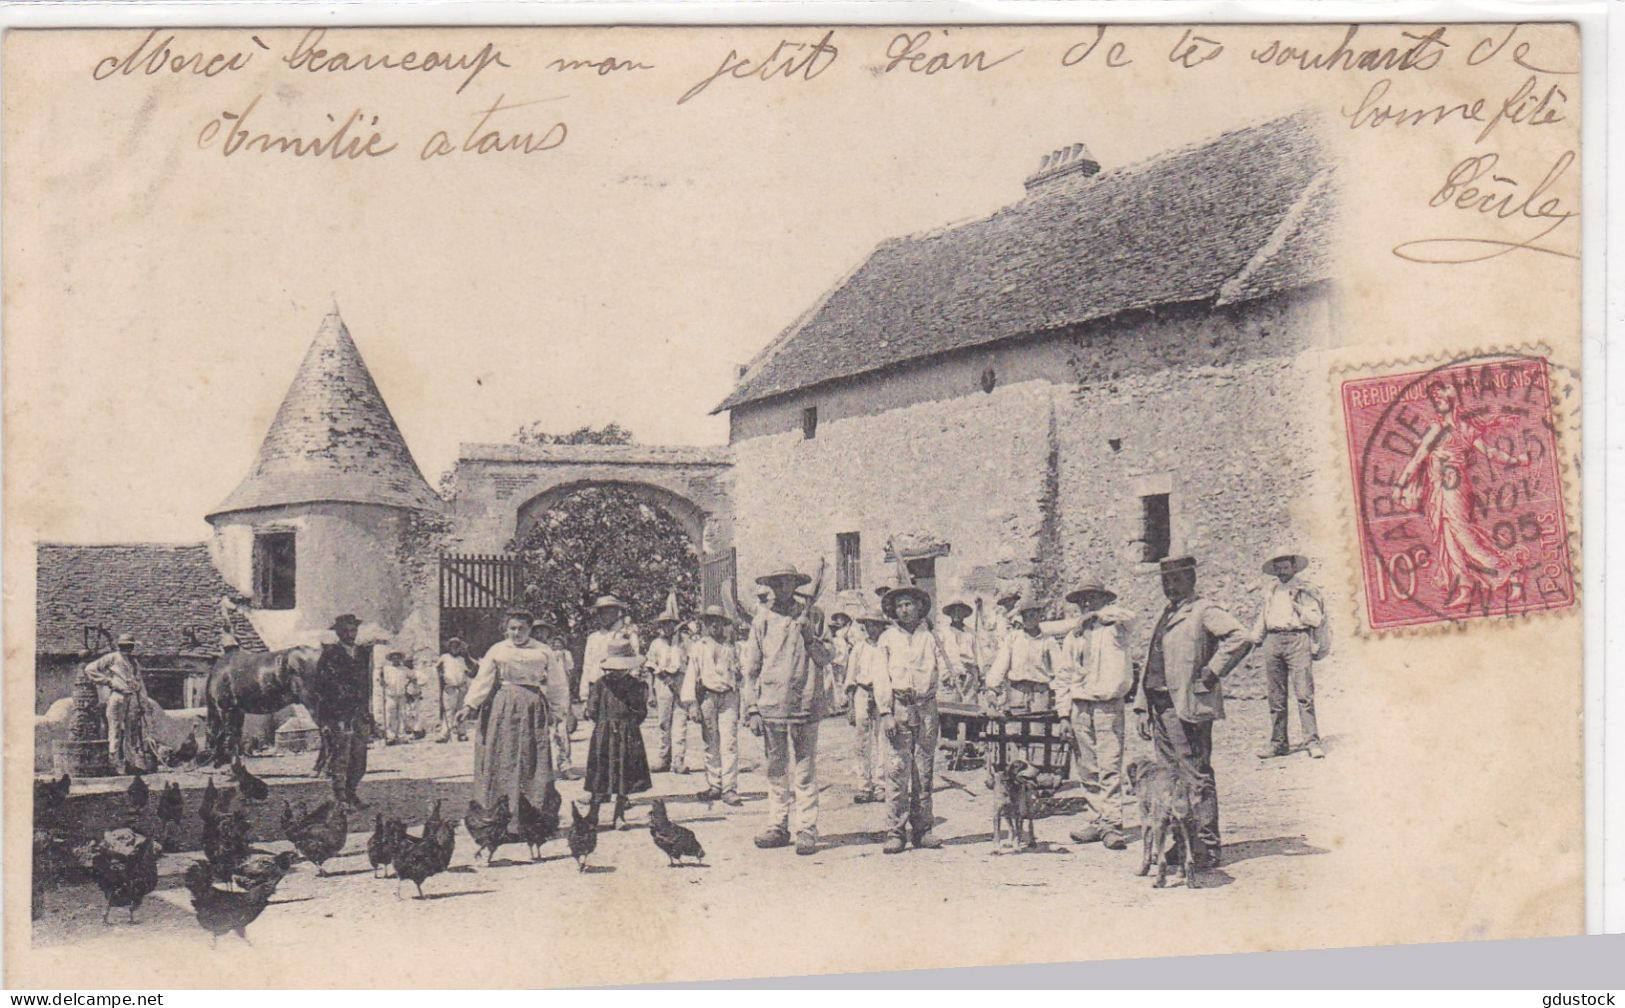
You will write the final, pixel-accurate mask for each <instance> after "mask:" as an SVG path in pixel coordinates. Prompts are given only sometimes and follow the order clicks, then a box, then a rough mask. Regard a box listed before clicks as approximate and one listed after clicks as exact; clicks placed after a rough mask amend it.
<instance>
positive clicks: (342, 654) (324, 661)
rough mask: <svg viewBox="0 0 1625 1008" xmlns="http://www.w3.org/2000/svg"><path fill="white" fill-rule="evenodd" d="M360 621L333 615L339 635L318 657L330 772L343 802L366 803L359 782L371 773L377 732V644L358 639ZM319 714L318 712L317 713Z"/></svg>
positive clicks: (320, 702)
mask: <svg viewBox="0 0 1625 1008" xmlns="http://www.w3.org/2000/svg"><path fill="white" fill-rule="evenodd" d="M360 629H361V620H359V619H357V618H356V616H355V614H354V613H344V614H343V615H341V616H339V617H337V618H336V619H334V620H333V635H334V636H335V638H337V639H336V640H334V641H333V642H330V643H326V644H323V645H322V653H321V657H319V658H317V659H316V684H315V685H314V686H313V687H312V688H313V690H314V691H315V692H316V693H317V698H316V699H317V704H316V706H317V707H318V708H319V709H320V710H321V712H322V713H321V721H322V722H325V723H321V724H320V725H319V726H320V727H321V729H322V733H323V735H324V736H325V739H324V742H325V748H326V751H327V754H328V758H327V772H328V776H329V777H330V778H331V779H332V781H333V797H334V799H336V800H337V801H338V802H339V803H340V804H343V805H350V806H354V807H361V806H362V805H364V804H365V802H363V801H362V800H361V797H360V795H358V794H357V793H356V787H357V786H358V785H359V784H360V783H361V778H362V777H364V776H365V775H366V773H367V738H368V736H369V735H370V734H371V731H372V646H371V645H370V644H358V643H356V633H357V631H359V630H360ZM312 713H314V712H312Z"/></svg>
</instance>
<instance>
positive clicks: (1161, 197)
mask: <svg viewBox="0 0 1625 1008" xmlns="http://www.w3.org/2000/svg"><path fill="white" fill-rule="evenodd" d="M1333 180H1334V175H1333V168H1332V166H1331V165H1330V164H1329V163H1328V159H1327V156H1326V154H1325V153H1324V152H1323V150H1322V148H1321V146H1320V143H1319V141H1318V140H1317V138H1316V134H1315V132H1314V129H1313V127H1312V124H1311V123H1310V122H1308V121H1306V120H1305V119H1303V118H1300V117H1297V116H1289V117H1285V118H1282V119H1278V120H1275V121H1271V122H1268V123H1264V124H1261V125H1257V126H1254V127H1251V128H1246V129H1241V130H1237V131H1234V132H1230V133H1226V134H1224V135H1221V136H1219V137H1218V138H1216V139H1214V140H1212V141H1210V142H1205V143H1201V144H1199V145H1196V146H1192V147H1189V148H1187V149H1182V150H1177V151H1174V152H1171V153H1168V154H1165V155H1163V156H1159V157H1156V158H1153V159H1151V160H1149V161H1147V162H1145V163H1141V164H1137V165H1133V166H1129V167H1124V168H1120V169H1118V170H1106V171H1103V170H1101V168H1100V166H1099V165H1098V164H1097V163H1096V162H1095V161H1094V160H1093V158H1092V157H1091V156H1090V155H1089V153H1088V152H1087V151H1085V150H1083V148H1082V145H1076V146H1073V147H1069V148H1065V149H1063V150H1061V151H1057V152H1056V153H1055V154H1053V155H1050V156H1047V157H1045V158H1044V159H1043V164H1042V165H1041V166H1040V168H1039V169H1038V171H1037V172H1036V173H1035V174H1033V175H1032V176H1030V177H1029V178H1027V179H1026V180H1025V189H1026V192H1025V195H1024V196H1023V197H1022V198H1021V199H1019V200H1018V201H1016V202H1015V203H1012V204H1010V205H1009V206H1006V207H1004V208H1003V209H1001V210H999V211H997V212H995V213H993V214H992V215H991V216H988V217H986V218H983V219H979V220H974V221H971V222H969V223H961V224H956V225H952V226H949V227H945V228H941V229H939V230H935V231H929V232H926V233H923V234H918V235H913V236H909V237H904V238H898V239H895V240H891V241H887V242H884V243H882V244H881V245H880V246H879V247H878V248H876V249H875V250H874V252H873V253H871V254H870V256H869V258H868V259H867V260H866V261H865V262H863V263H862V264H861V265H860V266H858V267H857V269H856V270H855V271H854V272H852V273H851V274H850V275H849V276H848V277H847V278H845V279H844V280H842V281H841V282H840V283H839V284H837V285H836V286H835V287H834V288H833V289H832V290H830V291H829V292H828V293H827V294H825V295H824V296H823V297H822V298H821V299H820V300H819V301H818V302H816V303H815V304H813V305H812V306H811V307H809V308H808V309H807V310H806V312H805V313H804V314H803V316H802V317H801V318H800V319H799V320H798V321H797V322H795V323H794V324H793V325H792V326H790V328H789V329H788V330H787V331H785V332H784V333H783V334H782V335H781V336H780V337H779V338H778V339H777V340H775V341H774V342H773V343H771V344H770V345H769V346H768V347H766V349H764V350H763V351H762V352H761V353H760V354H759V355H758V356H757V358H756V359H755V360H754V361H753V362H751V364H750V365H748V367H746V368H745V369H743V371H742V375H741V377H740V379H739V380H738V383H737V386H736V388H735V389H734V391H733V392H732V394H730V395H729V396H728V397H727V399H726V400H724V401H723V402H722V404H721V405H720V406H718V407H717V409H718V410H719V411H721V410H726V411H728V413H729V419H730V436H729V443H730V445H731V447H732V450H733V463H734V465H733V481H734V514H735V519H734V540H735V544H736V547H737V549H738V565H739V570H740V572H741V575H742V576H743V577H746V578H748V577H750V576H752V575H754V574H755V573H759V572H761V571H765V570H768V569H770V568H772V567H773V566H774V565H776V564H778V563H780V562H784V561H788V562H792V563H795V564H797V565H799V566H806V565H809V564H812V563H816V562H817V559H818V558H819V557H825V558H829V559H831V560H833V561H834V563H833V566H832V570H833V571H834V572H835V577H836V582H837V587H838V588H841V589H851V588H857V587H862V588H864V589H868V588H871V587H873V586H874V585H876V584H880V583H892V582H893V580H894V578H895V577H896V566H895V562H894V558H893V557H892V556H891V555H890V554H889V553H888V550H887V543H888V540H890V539H892V538H893V537H895V538H896V540H897V542H898V544H899V549H900V551H901V552H902V553H903V559H904V561H905V562H906V563H907V565H908V574H909V576H910V577H911V579H912V580H914V581H915V582H917V583H921V584H923V585H925V586H928V587H930V588H932V589H933V594H935V595H936V596H937V597H938V598H939V599H941V598H945V597H948V596H951V595H954V594H959V593H962V592H963V593H975V594H982V595H991V594H992V589H993V587H994V586H995V585H997V586H998V587H1001V588H1004V587H1012V586H1016V587H1025V588H1026V590H1027V591H1029V592H1037V593H1038V594H1039V595H1041V596H1043V597H1047V598H1050V599H1055V598H1058V596H1059V595H1061V594H1064V588H1065V585H1066V584H1068V583H1071V582H1072V580H1073V579H1076V578H1077V577H1079V576H1080V575H1082V574H1083V573H1084V572H1086V571H1092V572H1097V573H1099V574H1100V575H1101V576H1102V577H1104V578H1106V579H1107V581H1108V583H1109V584H1111V585H1113V586H1114V587H1115V588H1116V590H1117V591H1118V592H1119V594H1120V595H1121V596H1123V599H1124V601H1125V603H1126V604H1128V605H1130V606H1131V607H1133V608H1135V609H1137V610H1138V611H1139V612H1141V613H1155V612H1157V611H1159V610H1160V608H1161V604H1162V600H1161V594H1160V586H1159V582H1158V578H1157V576H1156V570H1157V566H1156V561H1157V560H1159V559H1161V558H1163V557H1165V556H1168V555H1171V554H1179V553H1182V552H1191V553H1195V554H1196V555H1198V557H1199V558H1200V560H1201V562H1202V565H1203V573H1202V575H1201V587H1202V590H1203V591H1204V593H1206V594H1209V595H1211V596H1212V597H1215V598H1218V599H1220V600H1224V601H1227V602H1229V603H1232V604H1237V605H1238V606H1239V608H1240V609H1241V610H1243V611H1246V612H1248V613H1249V614H1250V612H1251V608H1250V606H1249V605H1248V604H1246V603H1243V602H1242V600H1241V599H1240V598H1239V596H1240V594H1241V593H1243V592H1245V591H1247V590H1248V589H1250V588H1255V587H1256V586H1257V584H1258V583H1259V564H1260V562H1261V559H1262V557H1263V553H1264V551H1265V550H1266V549H1268V548H1269V547H1270V546H1271V545H1272V544H1273V543H1274V542H1275V541H1277V540H1291V539H1292V538H1293V537H1294V536H1295V535H1299V534H1302V533H1303V532H1304V531H1305V530H1304V529H1303V528H1302V527H1301V525H1300V524H1299V523H1298V520H1297V519H1298V511H1299V509H1300V507H1301V505H1302V503H1303V500H1302V498H1303V497H1304V496H1305V494H1307V493H1308V492H1310V489H1309V486H1308V481H1309V480H1310V474H1311V471H1312V463H1311V460H1310V458H1309V453H1308V452H1306V451H1305V450H1304V449H1305V445H1304V439H1305V437H1306V431H1307V430H1312V429H1313V428H1310V427H1307V426H1306V425H1305V424H1304V423H1302V421H1301V418H1302V417H1303V415H1304V412H1303V406H1304V402H1303V396H1304V395H1306V394H1308V393H1306V392H1305V391H1304V389H1306V388H1307V387H1309V384H1310V383H1306V382H1305V381H1304V372H1303V370H1302V361H1303V359H1304V358H1305V356H1306V355H1307V354H1310V353H1312V352H1313V351H1314V350H1316V349H1317V348H1321V347H1324V346H1326V345H1328V344H1329V343H1330V342H1331V341H1332V332H1333V299H1332V290H1331V284H1330V283H1329V281H1328V258H1327V255H1326V253H1325V250H1326V248H1327V244H1328V234H1329V231H1330V216H1331V213H1332V210H1333V206H1334V185H1333ZM1324 383H1325V378H1324V371H1322V373H1321V384H1322V385H1324Z"/></svg>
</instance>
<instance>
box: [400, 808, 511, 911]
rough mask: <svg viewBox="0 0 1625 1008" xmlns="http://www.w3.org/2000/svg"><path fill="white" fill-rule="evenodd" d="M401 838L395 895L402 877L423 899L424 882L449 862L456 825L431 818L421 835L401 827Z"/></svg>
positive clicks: (455, 840)
mask: <svg viewBox="0 0 1625 1008" xmlns="http://www.w3.org/2000/svg"><path fill="white" fill-rule="evenodd" d="M499 804H500V803H499ZM402 837H403V838H404V840H405V843H404V844H403V845H402V846H401V847H400V848H399V849H398V850H397V851H396V853H395V897H396V898H397V899H399V898H400V895H401V880H402V879H405V880H407V881H409V882H411V883H412V884H413V885H414V886H416V887H417V890H418V899H422V898H423V883H424V881H425V880H426V879H428V878H430V877H432V876H434V875H438V874H440V873H441V872H443V871H445V870H446V868H447V866H449V865H450V864H451V854H452V851H453V850H454V849H455V848H456V846H457V824H456V823H455V822H445V821H435V820H431V821H430V822H427V823H424V825H423V836H422V838H416V837H412V836H410V835H407V834H406V833H405V831H404V830H403V831H402Z"/></svg>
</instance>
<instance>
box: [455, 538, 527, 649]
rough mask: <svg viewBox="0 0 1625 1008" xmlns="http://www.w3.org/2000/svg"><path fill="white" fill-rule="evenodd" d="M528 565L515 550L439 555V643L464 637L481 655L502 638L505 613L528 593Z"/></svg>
mask: <svg viewBox="0 0 1625 1008" xmlns="http://www.w3.org/2000/svg"><path fill="white" fill-rule="evenodd" d="M524 571H525V565H524V561H522V560H521V559H520V558H519V557H518V556H516V555H514V554H512V553H443V554H441V556H440V644H441V646H442V647H444V646H445V643H446V641H447V640H449V639H450V638H452V637H461V638H462V639H463V643H465V644H467V645H468V652H469V654H473V655H482V654H484V653H485V651H486V649H487V648H489V647H490V646H491V645H492V644H495V643H496V642H497V641H499V640H501V639H502V632H503V626H502V625H503V615H504V614H505V613H506V612H507V611H508V609H510V608H512V607H514V606H517V605H521V604H522V603H523V602H524V597H525V574H524Z"/></svg>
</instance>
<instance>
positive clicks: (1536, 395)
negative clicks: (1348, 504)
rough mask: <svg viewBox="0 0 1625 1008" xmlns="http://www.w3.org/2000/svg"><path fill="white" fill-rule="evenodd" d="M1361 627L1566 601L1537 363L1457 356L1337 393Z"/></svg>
mask: <svg viewBox="0 0 1625 1008" xmlns="http://www.w3.org/2000/svg"><path fill="white" fill-rule="evenodd" d="M1340 395H1341V398H1342V400H1343V416H1344V421H1345V424H1346V426H1347V433H1348V452H1349V464H1350V466H1351V467H1352V469H1353V475H1354V493H1355V498H1356V504H1357V506H1358V509H1359V511H1358V531H1359V545H1360V550H1359V553H1360V568H1361V580H1362V587H1363V589H1364V596H1365V611H1366V618H1367V620H1368V621H1369V624H1370V628H1371V629H1372V630H1384V629H1391V628H1401V627H1418V626H1425V625H1427V624H1430V623H1453V622H1459V621H1462V620H1469V619H1483V618H1489V617H1496V616H1515V615H1518V614H1521V613H1531V612H1540V611H1545V610H1551V609H1562V608H1566V607H1568V606H1572V605H1573V604H1574V602H1575V587H1574V571H1573V567H1572V565H1571V563H1570V558H1569V541H1568V519H1567V516H1566V514H1565V512H1564V506H1563V484H1562V477H1561V475H1560V472H1559V469H1558V455H1557V438H1556V433H1557V430H1556V426H1555V424H1554V423H1553V420H1552V403H1551V388H1550V385H1549V383H1548V381H1547V366H1546V360H1545V358H1543V357H1528V356H1508V355H1504V354H1496V355H1485V356H1477V357H1462V358H1458V359H1456V360H1453V361H1450V362H1449V363H1446V364H1442V365H1440V366H1438V367H1435V368H1432V369H1429V370H1426V371H1413V372H1409V373H1404V374H1390V375H1382V376H1377V377H1362V378H1355V379H1350V380H1347V381H1344V382H1343V383H1342V385H1341V387H1340Z"/></svg>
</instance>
